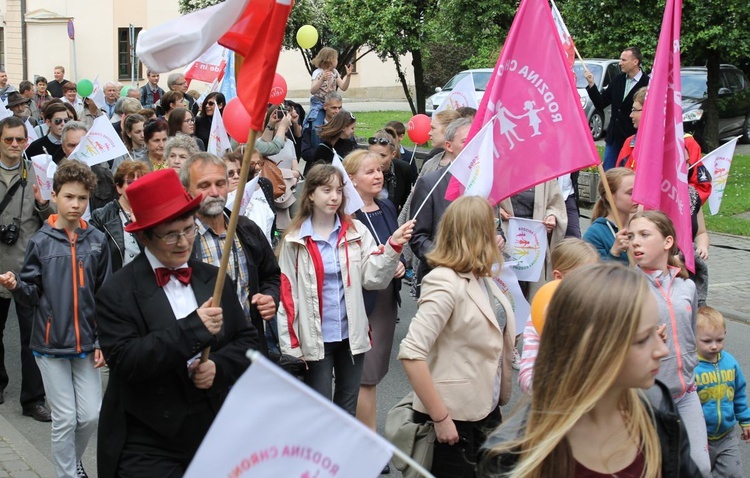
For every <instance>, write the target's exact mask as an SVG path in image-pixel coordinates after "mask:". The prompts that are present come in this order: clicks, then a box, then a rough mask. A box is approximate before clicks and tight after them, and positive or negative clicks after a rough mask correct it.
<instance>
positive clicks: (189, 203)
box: [125, 168, 202, 232]
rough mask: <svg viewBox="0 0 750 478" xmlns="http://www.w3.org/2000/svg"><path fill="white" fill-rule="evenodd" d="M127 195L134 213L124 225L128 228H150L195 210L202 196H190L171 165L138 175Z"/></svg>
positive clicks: (134, 230) (135, 229)
mask: <svg viewBox="0 0 750 478" xmlns="http://www.w3.org/2000/svg"><path fill="white" fill-rule="evenodd" d="M127 195H128V201H129V202H130V207H131V208H132V209H133V216H134V217H135V221H133V222H131V223H130V224H128V225H127V226H125V231H127V232H136V231H141V230H143V229H148V228H150V227H154V226H157V225H159V224H161V223H163V222H167V221H170V220H172V219H175V218H177V217H180V216H182V215H184V214H186V213H189V212H191V211H195V210H197V209H198V206H200V203H201V199H202V196H198V197H196V198H192V197H190V194H188V192H187V191H185V188H184V187H182V183H181V182H180V178H178V177H177V172H175V170H174V169H172V168H168V169H162V170H159V171H155V172H153V173H149V174H146V175H144V176H142V177H140V178H138V179H137V180H135V181H134V182H133V184H131V185H130V186H128V190H127Z"/></svg>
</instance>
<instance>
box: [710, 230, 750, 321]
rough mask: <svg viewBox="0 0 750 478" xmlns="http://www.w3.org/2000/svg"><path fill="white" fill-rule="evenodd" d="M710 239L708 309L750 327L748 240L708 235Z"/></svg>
mask: <svg viewBox="0 0 750 478" xmlns="http://www.w3.org/2000/svg"><path fill="white" fill-rule="evenodd" d="M709 237H710V238H711V247H710V248H709V251H708V277H709V280H708V300H707V302H708V305H710V306H711V307H714V308H716V309H718V310H720V311H721V313H722V314H724V315H725V316H726V317H728V318H730V319H734V320H739V321H741V322H744V323H748V324H750V275H749V274H748V273H749V272H750V238H748V237H741V236H730V235H728V234H719V233H711V232H709ZM729 248H734V249H729Z"/></svg>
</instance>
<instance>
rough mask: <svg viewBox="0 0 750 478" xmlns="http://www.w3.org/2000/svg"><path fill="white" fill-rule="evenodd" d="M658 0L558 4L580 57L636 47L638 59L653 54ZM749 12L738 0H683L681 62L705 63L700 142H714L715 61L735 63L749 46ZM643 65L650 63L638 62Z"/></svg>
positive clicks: (566, 1)
mask: <svg viewBox="0 0 750 478" xmlns="http://www.w3.org/2000/svg"><path fill="white" fill-rule="evenodd" d="M664 3H665V2H664V1H663V0H659V1H658V2H657V1H653V0H652V1H639V2H625V3H623V2H619V1H617V0H600V1H599V2H598V5H597V7H598V8H595V9H593V8H591V6H590V5H588V4H583V3H581V2H575V1H572V0H561V1H560V2H559V3H558V6H559V7H560V10H561V11H562V14H563V17H564V18H565V22H566V23H567V25H568V29H569V30H570V32H571V34H572V35H573V37H574V38H575V40H576V45H577V46H578V49H579V51H580V52H581V54H582V55H584V56H589V57H595V56H603V57H616V55H619V54H620V52H621V51H622V50H623V48H625V47H627V46H629V45H637V46H638V47H639V48H640V49H641V51H642V52H643V54H644V58H648V59H652V58H653V56H654V53H655V52H656V43H657V41H658V37H659V30H660V27H661V21H662V16H663V13H664ZM749 20H750V11H749V10H748V8H747V4H746V3H744V0H721V1H719V0H685V1H684V3H683V9H682V28H681V32H682V38H681V39H680V46H681V58H682V64H683V65H695V64H699V65H705V66H706V67H707V74H708V99H707V108H706V111H705V112H704V114H705V115H706V129H705V136H704V143H705V146H706V148H707V149H709V150H711V149H714V148H716V147H717V146H718V144H719V138H718V135H719V122H718V108H717V100H718V91H719V77H720V74H721V72H720V69H719V67H720V64H721V63H722V62H740V61H742V60H743V59H744V58H746V52H747V51H748V50H749V49H750V31H748V29H747V25H748V21H749ZM644 63H645V64H647V66H648V64H649V63H650V62H649V61H644Z"/></svg>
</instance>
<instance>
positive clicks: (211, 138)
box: [206, 106, 232, 158]
mask: <svg viewBox="0 0 750 478" xmlns="http://www.w3.org/2000/svg"><path fill="white" fill-rule="evenodd" d="M231 150H232V143H230V142H229V135H227V130H226V128H225V127H224V120H223V118H222V117H221V111H219V107H218V106H217V107H216V108H214V115H213V117H212V119H211V131H210V132H209V133H208V146H206V151H208V152H209V153H211V154H215V155H216V156H218V157H220V158H221V157H222V156H224V153H225V152H227V151H231Z"/></svg>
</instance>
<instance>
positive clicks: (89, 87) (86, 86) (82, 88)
mask: <svg viewBox="0 0 750 478" xmlns="http://www.w3.org/2000/svg"><path fill="white" fill-rule="evenodd" d="M76 89H77V90H78V94H79V95H81V98H88V97H89V96H91V93H93V92H94V84H93V83H91V80H86V79H83V80H81V81H79V82H78V87H77V88H76Z"/></svg>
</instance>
